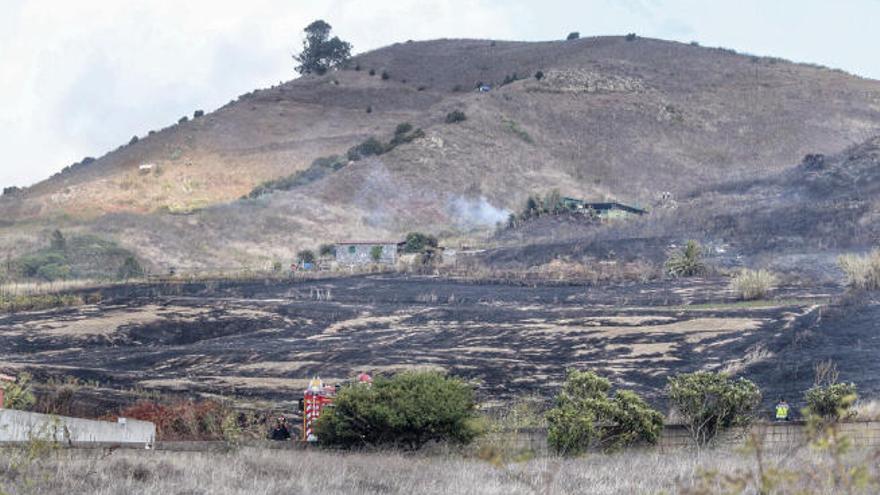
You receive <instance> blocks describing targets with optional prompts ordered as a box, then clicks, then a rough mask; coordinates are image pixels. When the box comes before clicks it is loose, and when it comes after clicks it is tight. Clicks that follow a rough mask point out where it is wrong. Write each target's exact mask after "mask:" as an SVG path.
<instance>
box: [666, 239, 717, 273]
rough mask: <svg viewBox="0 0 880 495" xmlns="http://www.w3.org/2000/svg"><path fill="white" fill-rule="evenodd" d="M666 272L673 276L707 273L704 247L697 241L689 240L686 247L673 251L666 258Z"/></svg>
mask: <svg viewBox="0 0 880 495" xmlns="http://www.w3.org/2000/svg"><path fill="white" fill-rule="evenodd" d="M665 266H666V273H668V274H669V275H671V276H673V277H676V278H678V277H695V276H698V275H705V274H706V272H707V269H706V265H705V264H704V263H703V248H702V247H700V243H698V242H697V241H693V240H691V241H688V242H687V244H686V245H685V247H684V249H682V250H680V251H678V252H676V253H673V254H672V255H670V256H669V258H668V259H667V260H666V265H665Z"/></svg>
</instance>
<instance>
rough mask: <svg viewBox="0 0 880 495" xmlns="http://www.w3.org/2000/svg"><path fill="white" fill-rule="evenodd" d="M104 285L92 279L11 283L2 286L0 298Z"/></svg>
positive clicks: (0, 285) (0, 286) (53, 292)
mask: <svg viewBox="0 0 880 495" xmlns="http://www.w3.org/2000/svg"><path fill="white" fill-rule="evenodd" d="M102 284H106V282H98V281H97V280H91V279H84V280H56V281H54V282H10V283H6V284H0V297H3V296H7V297H12V296H36V295H45V294H57V293H59V292H68V291H71V290H78V289H86V288H90V287H98V286H99V285H102Z"/></svg>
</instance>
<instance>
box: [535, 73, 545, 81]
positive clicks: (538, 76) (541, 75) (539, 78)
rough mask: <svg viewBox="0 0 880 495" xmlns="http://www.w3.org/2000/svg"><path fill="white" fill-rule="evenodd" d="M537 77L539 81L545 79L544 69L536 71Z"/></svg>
mask: <svg viewBox="0 0 880 495" xmlns="http://www.w3.org/2000/svg"><path fill="white" fill-rule="evenodd" d="M535 79H537V80H539V81H540V80H541V79H544V71H542V70H539V71H538V72H535Z"/></svg>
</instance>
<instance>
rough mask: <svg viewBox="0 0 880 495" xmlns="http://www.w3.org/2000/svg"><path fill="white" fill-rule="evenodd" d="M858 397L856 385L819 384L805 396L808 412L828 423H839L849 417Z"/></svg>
mask: <svg viewBox="0 0 880 495" xmlns="http://www.w3.org/2000/svg"><path fill="white" fill-rule="evenodd" d="M858 397H859V396H858V393H857V391H856V385H855V384H854V383H831V384H827V385H818V384H817V385H815V386H813V387H812V388H810V389H809V390H807V392H806V394H804V398H805V399H806V400H807V412H808V413H809V414H810V415H813V416H817V417H819V418H822V419H824V420H826V421H837V420H839V419H840V418H844V417H847V416H849V415H850V414H851V411H850V408H851V407H852V405H853V404H854V403H855V401H856V399H858Z"/></svg>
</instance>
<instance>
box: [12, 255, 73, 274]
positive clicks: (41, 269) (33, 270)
mask: <svg viewBox="0 0 880 495" xmlns="http://www.w3.org/2000/svg"><path fill="white" fill-rule="evenodd" d="M17 266H18V271H19V272H20V273H21V275H22V276H24V277H27V278H42V279H44V280H49V281H52V280H56V279H57V278H63V276H65V274H69V273H70V267H69V266H68V265H67V258H65V256H64V254H62V253H59V252H56V251H52V250H50V251H40V252H37V253H34V254H30V255H27V256H23V257H21V258H19V259H18V261H17Z"/></svg>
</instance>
